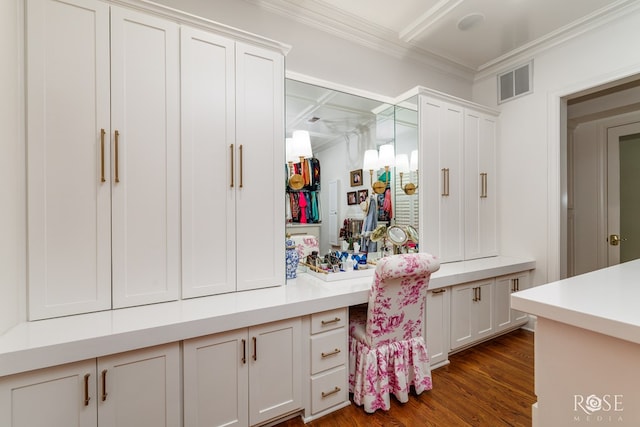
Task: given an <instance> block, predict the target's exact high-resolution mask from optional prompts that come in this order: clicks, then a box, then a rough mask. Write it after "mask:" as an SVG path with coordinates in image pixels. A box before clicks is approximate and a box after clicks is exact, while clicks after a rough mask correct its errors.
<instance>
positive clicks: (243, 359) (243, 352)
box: [241, 338, 247, 365]
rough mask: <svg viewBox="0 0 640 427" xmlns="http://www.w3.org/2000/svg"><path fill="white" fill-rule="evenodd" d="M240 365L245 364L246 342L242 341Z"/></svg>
mask: <svg viewBox="0 0 640 427" xmlns="http://www.w3.org/2000/svg"><path fill="white" fill-rule="evenodd" d="M241 360H242V364H243V365H244V364H245V363H247V340H245V339H244V338H243V339H242V359H241Z"/></svg>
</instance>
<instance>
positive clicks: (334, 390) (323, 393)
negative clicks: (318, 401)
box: [322, 386, 342, 397]
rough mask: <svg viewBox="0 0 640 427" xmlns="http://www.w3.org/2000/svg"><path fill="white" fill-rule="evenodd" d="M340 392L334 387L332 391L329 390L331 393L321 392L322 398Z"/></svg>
mask: <svg viewBox="0 0 640 427" xmlns="http://www.w3.org/2000/svg"><path fill="white" fill-rule="evenodd" d="M340 390H342V389H341V388H340V387H338V386H335V387H334V388H333V390H331V391H323V392H322V397H328V396H331V395H332V394H336V393H337V392H339V391H340Z"/></svg>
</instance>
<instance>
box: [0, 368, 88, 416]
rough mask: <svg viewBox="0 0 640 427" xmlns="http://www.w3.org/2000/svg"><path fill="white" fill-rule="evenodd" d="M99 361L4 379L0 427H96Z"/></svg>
mask: <svg viewBox="0 0 640 427" xmlns="http://www.w3.org/2000/svg"><path fill="white" fill-rule="evenodd" d="M95 372H96V361H95V359H91V360H88V361H83V362H77V363H71V364H68V365H62V366H56V367H54V368H47V369H40V370H37V371H31V372H27V373H24V374H17V375H11V376H8V377H4V378H0V425H1V426H6V427H92V426H93V427H95V425H96V418H97V413H96V410H97V405H96V375H95Z"/></svg>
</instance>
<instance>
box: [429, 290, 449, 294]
mask: <svg viewBox="0 0 640 427" xmlns="http://www.w3.org/2000/svg"><path fill="white" fill-rule="evenodd" d="M445 292H447V290H446V289H436V290H435V291H431V293H432V294H433V295H439V294H444V293H445Z"/></svg>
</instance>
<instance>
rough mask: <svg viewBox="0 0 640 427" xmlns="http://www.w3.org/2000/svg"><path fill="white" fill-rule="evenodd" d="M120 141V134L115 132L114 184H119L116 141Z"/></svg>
mask: <svg viewBox="0 0 640 427" xmlns="http://www.w3.org/2000/svg"><path fill="white" fill-rule="evenodd" d="M119 139H120V132H118V131H117V130H116V131H115V149H114V151H115V155H116V161H115V172H116V182H120V174H119V173H118V140H119Z"/></svg>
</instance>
